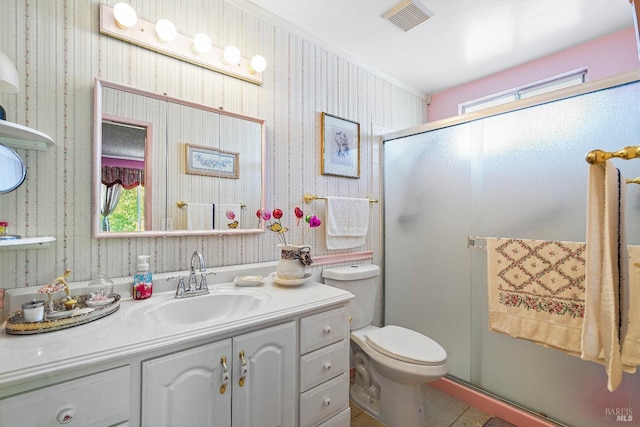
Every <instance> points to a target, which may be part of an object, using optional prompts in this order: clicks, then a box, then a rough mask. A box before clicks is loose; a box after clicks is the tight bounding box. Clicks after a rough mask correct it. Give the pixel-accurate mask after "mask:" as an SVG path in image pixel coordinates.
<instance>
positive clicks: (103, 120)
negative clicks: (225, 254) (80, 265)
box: [93, 79, 264, 237]
mask: <svg viewBox="0 0 640 427" xmlns="http://www.w3.org/2000/svg"><path fill="white" fill-rule="evenodd" d="M94 115H95V120H94V124H95V128H94V188H93V224H94V225H93V234H94V236H95V237H138V236H140V237H143V236H144V237H149V236H168V235H203V234H212V235H223V234H247V233H257V232H263V231H264V226H263V225H262V223H260V224H258V221H255V212H256V211H257V210H258V209H260V208H261V207H262V206H263V201H264V174H263V172H264V171H263V169H264V166H263V160H264V120H261V119H256V118H252V117H248V116H243V115H239V114H234V113H229V112H227V111H224V110H222V109H219V108H213V107H209V106H206V105H201V104H197V103H194V102H190V101H185V100H181V99H177V98H172V97H169V96H166V95H162V94H157V93H153V92H148V91H144V90H140V89H136V88H132V87H128V86H124V85H120V84H117V83H112V82H107V81H104V80H100V79H96V82H95V88H94Z"/></svg>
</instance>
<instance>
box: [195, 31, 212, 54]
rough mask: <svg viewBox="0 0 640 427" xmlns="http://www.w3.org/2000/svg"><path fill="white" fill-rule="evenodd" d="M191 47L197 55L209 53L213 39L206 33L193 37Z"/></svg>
mask: <svg viewBox="0 0 640 427" xmlns="http://www.w3.org/2000/svg"><path fill="white" fill-rule="evenodd" d="M191 47H192V49H193V52H194V53H196V54H198V53H207V52H209V50H210V49H211V39H210V38H209V36H208V35H206V34H204V33H198V34H196V35H195V36H193V45H192V46H191Z"/></svg>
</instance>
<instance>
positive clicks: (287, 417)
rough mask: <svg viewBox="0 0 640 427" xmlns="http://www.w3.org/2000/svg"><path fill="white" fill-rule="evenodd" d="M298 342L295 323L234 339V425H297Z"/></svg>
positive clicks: (239, 426) (285, 426)
mask: <svg viewBox="0 0 640 427" xmlns="http://www.w3.org/2000/svg"><path fill="white" fill-rule="evenodd" d="M297 345H298V342H297V337H296V325H295V322H289V323H285V324H282V325H278V326H273V327H270V328H266V329H263V330H260V331H256V332H252V333H248V334H246V335H241V336H239V337H236V338H234V339H233V352H234V360H233V425H234V427H275V426H281V427H288V426H290V427H293V426H295V420H296V406H297V401H298V398H297V391H296V378H297V363H296V354H297V352H296V348H297ZM241 355H242V357H241ZM243 369H244V370H246V372H243ZM243 377H244V379H242V378H243Z"/></svg>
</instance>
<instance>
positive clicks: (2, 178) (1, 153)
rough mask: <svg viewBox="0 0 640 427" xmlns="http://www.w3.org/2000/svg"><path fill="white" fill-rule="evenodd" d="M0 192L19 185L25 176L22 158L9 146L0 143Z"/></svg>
mask: <svg viewBox="0 0 640 427" xmlns="http://www.w3.org/2000/svg"><path fill="white" fill-rule="evenodd" d="M0 171H2V172H0V194H3V193H8V192H10V191H13V190H15V189H16V188H18V187H20V185H21V184H22V183H23V182H24V179H25V178H26V177H27V168H26V167H25V166H24V162H23V161H22V158H21V157H20V156H19V155H18V153H16V152H15V151H13V150H12V149H11V148H9V147H6V146H4V145H1V144H0Z"/></svg>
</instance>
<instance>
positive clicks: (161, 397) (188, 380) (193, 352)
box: [142, 340, 231, 427]
mask: <svg viewBox="0 0 640 427" xmlns="http://www.w3.org/2000/svg"><path fill="white" fill-rule="evenodd" d="M230 356H231V340H224V341H220V342H216V343H213V344H207V345H203V346H200V347H196V348H193V349H190V350H185V351H181V352H178V353H174V354H169V355H167V356H163V357H159V358H157V359H153V360H149V361H146V362H144V363H143V364H142V425H143V426H145V427H162V426H166V427H175V426H180V427H190V426H193V427H206V426H212V427H213V426H215V427H230V426H231V390H230V389H231V384H229V385H228V386H227V387H226V388H225V389H224V390H223V389H221V385H222V383H223V381H222V379H223V376H224V375H225V373H224V368H223V365H222V363H221V359H222V358H223V357H224V358H226V360H227V362H226V363H227V366H228V367H229V372H228V374H227V375H230V374H231V370H230V368H231V363H230V362H231V361H230V360H229V358H230Z"/></svg>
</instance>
